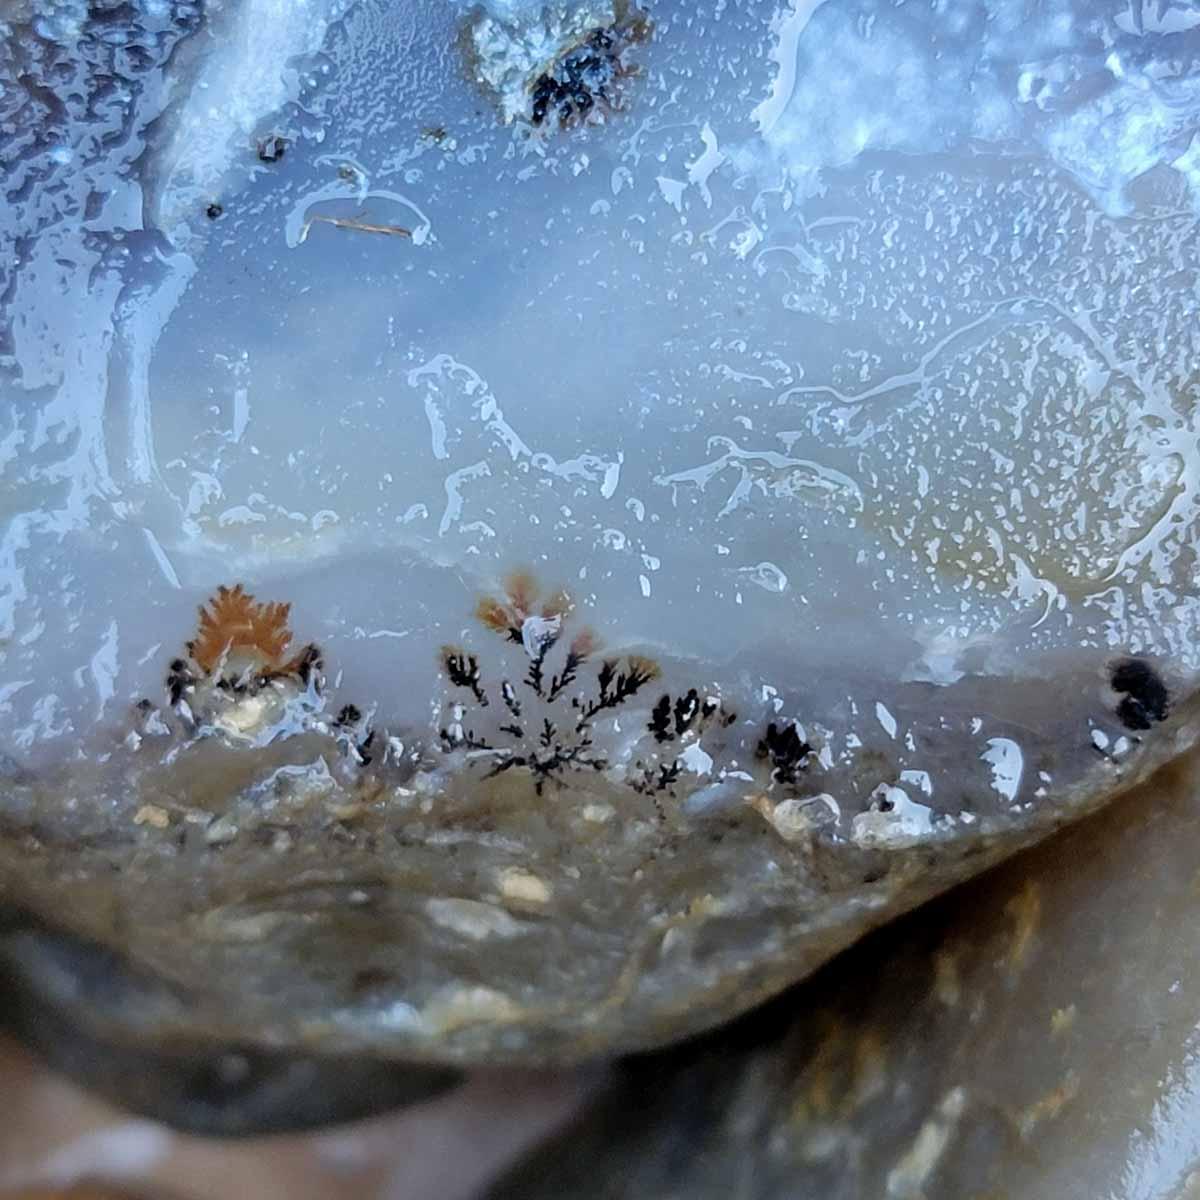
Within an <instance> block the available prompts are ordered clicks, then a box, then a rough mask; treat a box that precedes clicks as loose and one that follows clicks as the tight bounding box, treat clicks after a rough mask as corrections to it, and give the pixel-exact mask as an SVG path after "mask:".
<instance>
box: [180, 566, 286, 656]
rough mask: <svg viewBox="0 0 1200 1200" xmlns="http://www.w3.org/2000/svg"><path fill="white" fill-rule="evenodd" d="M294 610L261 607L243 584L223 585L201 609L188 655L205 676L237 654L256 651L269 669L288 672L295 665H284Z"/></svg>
mask: <svg viewBox="0 0 1200 1200" xmlns="http://www.w3.org/2000/svg"><path fill="white" fill-rule="evenodd" d="M291 609H292V606H291V605H290V604H258V603H257V602H256V601H255V599H254V597H253V596H252V595H251V594H250V593H249V592H247V591H245V590H244V589H243V588H242V585H241V584H240V583H239V584H238V585H237V586H236V587H233V588H227V587H225V586H223V585H222V586H221V587H219V588H218V589H217V592H216V594H215V595H214V596H212V597H211V598H210V599H209V601H208V603H207V604H203V605H201V606H200V623H199V626H198V627H197V632H196V639H195V641H193V642H189V643H188V652H189V653H190V654H191V656H192V658H193V659H194V660H195V662H196V665H197V666H198V667H199V668H200V669H201V670H202V671H204V672H206V673H209V672H212V671H213V670H215V669H216V668H217V667H218V666H219V665H220V662H221V660H222V659H223V658H224V657H225V656H226V655H227V654H230V653H232V652H233V651H235V650H250V651H253V652H254V653H255V654H257V655H259V656H260V657H261V658H262V659H263V660H264V662H265V663H266V665H268V666H270V667H273V668H275V669H276V670H281V671H287V670H289V669H290V668H291V666H292V664H290V663H284V662H283V656H284V654H285V653H286V652H287V648H288V646H289V645H290V644H291V640H292V631H291V630H290V629H289V628H288V614H289V613H290V612H291Z"/></svg>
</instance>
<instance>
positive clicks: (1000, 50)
mask: <svg viewBox="0 0 1200 1200" xmlns="http://www.w3.org/2000/svg"><path fill="white" fill-rule="evenodd" d="M6 33H7V36H6V37H5V39H4V45H3V56H4V57H3V61H2V62H0V80H2V82H3V89H2V91H0V119H2V124H0V132H2V135H3V139H4V141H3V143H0V144H2V146H3V150H2V151H0V153H2V155H3V160H4V162H5V164H6V166H5V180H6V185H7V196H8V201H9V203H8V206H7V207H6V209H5V210H4V212H3V214H0V237H2V238H3V239H4V244H5V247H6V254H5V262H6V263H7V264H8V265H7V266H6V267H5V268H4V269H5V271H6V276H5V278H4V280H3V282H2V285H0V297H2V302H3V307H4V321H3V341H2V343H0V381H2V382H0V387H2V388H3V391H4V395H5V397H6V399H7V400H8V403H7V404H6V405H5V406H4V408H3V411H2V412H0V471H2V473H3V480H4V493H3V494H4V496H5V507H4V511H3V522H4V524H3V529H2V531H0V655H2V659H0V662H2V666H0V671H2V675H0V746H2V747H3V750H4V754H5V758H4V760H3V762H4V775H3V782H2V784H0V896H2V897H3V902H4V904H5V905H6V906H7V907H8V909H9V910H10V911H11V912H12V913H13V914H14V918H13V919H14V921H16V922H17V925H18V927H19V928H20V929H22V930H24V931H25V933H24V934H23V936H24V937H25V941H24V942H23V943H22V945H23V946H24V947H25V949H24V950H23V951H22V953H21V954H20V955H18V954H16V953H15V952H12V951H11V950H9V951H5V953H6V955H7V959H6V961H7V964H8V965H9V966H10V967H11V968H12V969H13V971H14V972H16V974H17V976H18V977H19V978H20V980H21V983H22V986H23V987H26V988H29V989H32V991H33V994H35V995H39V996H43V997H45V999H46V1002H47V1004H49V1005H51V1006H53V1007H54V1008H55V1010H56V1012H57V1013H58V1015H59V1017H60V1018H61V1019H62V1020H63V1021H65V1022H67V1023H68V1024H70V1025H75V1026H79V1025H84V1026H86V1028H87V1030H88V1031H89V1035H90V1036H95V1037H97V1038H99V1039H100V1040H101V1041H111V1042H113V1043H121V1042H126V1043H128V1042H130V1041H134V1042H137V1043H138V1044H139V1045H140V1046H141V1047H142V1048H144V1049H148V1050H154V1051H156V1052H157V1051H162V1052H163V1053H170V1052H172V1051H179V1050H180V1048H181V1047H185V1048H186V1049H187V1052H188V1053H191V1052H192V1050H193V1049H194V1047H195V1046H196V1045H197V1043H199V1044H201V1045H211V1046H212V1047H214V1048H220V1047H226V1046H229V1045H230V1044H233V1043H237V1044H240V1045H249V1046H252V1047H270V1048H272V1049H274V1050H279V1049H284V1050H286V1049H288V1048H292V1049H297V1048H300V1047H305V1048H306V1049H307V1050H308V1051H316V1052H318V1053H320V1054H326V1055H351V1056H358V1055H366V1056H376V1057H383V1058H392V1059H403V1060H405V1061H408V1062H412V1063H423V1064H426V1065H428V1066H430V1067H433V1066H436V1065H445V1064H450V1065H464V1064H465V1065H469V1064H475V1063H481V1062H483V1063H513V1064H521V1065H530V1064H542V1065H544V1064H561V1063H573V1062H578V1061H581V1060H588V1059H593V1058H597V1057H607V1056H611V1055H613V1054H617V1053H622V1052H626V1051H630V1050H635V1049H644V1048H649V1047H653V1046H657V1045H662V1044H664V1043H666V1042H670V1041H672V1040H674V1039H678V1038H680V1037H682V1036H685V1035H687V1034H691V1033H696V1032H698V1031H701V1030H703V1029H706V1028H708V1027H710V1026H712V1025H714V1024H716V1023H719V1022H721V1021H723V1020H727V1019H729V1018H730V1017H733V1016H735V1015H736V1014H738V1013H740V1012H743V1011H745V1010H746V1009H747V1008H749V1007H751V1006H752V1005H754V1004H755V1003H757V1002H759V1001H761V1000H764V999H766V998H768V997H770V996H771V995H773V994H775V993H776V992H778V991H779V990H780V989H781V988H783V987H785V986H787V985H788V984H790V983H793V982H794V981H796V980H797V979H799V978H801V977H802V976H804V975H805V974H807V973H809V972H811V971H812V970H814V969H816V968H817V967H818V966H819V965H820V964H821V963H822V962H824V961H825V960H826V959H828V958H829V957H830V956H831V955H832V954H834V953H835V952H836V951H837V950H839V949H841V948H842V947H844V946H846V945H848V944H849V943H851V942H852V941H854V940H855V939H857V938H858V937H860V936H861V935H862V934H864V933H865V932H867V931H868V930H870V929H871V928H873V927H874V926H876V925H878V924H880V923H881V922H883V921H885V920H886V919H888V918H889V917H891V916H894V915H896V914H898V913H900V912H902V911H904V910H906V909H908V908H911V907H913V906H914V905H916V904H918V903H919V902H921V901H922V900H924V899H926V898H928V897H930V896H932V895H934V894H936V893H937V892H939V891H942V890H943V889H945V888H946V887H948V886H950V885H951V884H953V883H955V882H958V881H960V880H962V879H965V878H967V877H968V876H970V875H972V874H974V873H976V872H978V871H980V870H981V869H983V868H984V867H985V866H987V865H989V864H991V863H993V862H995V861H997V860H998V859H1000V858H1001V857H1003V856H1005V855H1007V854H1010V853H1012V852H1013V851H1015V850H1016V849H1018V848H1020V847H1022V846H1025V845H1027V844H1029V843H1031V842H1033V841H1036V840H1037V839H1039V838H1041V837H1042V836H1044V835H1045V834H1046V833H1048V832H1049V831H1051V830H1053V829H1055V828H1057V827H1059V826H1061V825H1063V824H1066V823H1068V822H1070V821H1072V820H1074V819H1076V818H1078V817H1080V816H1082V815H1084V814H1086V813H1088V812H1091V811H1093V810H1095V809H1097V808H1098V807H1100V806H1101V805H1103V804H1104V803H1105V802H1107V801H1108V800H1109V799H1111V797H1112V796H1113V795H1115V794H1116V793H1117V792H1119V791H1120V790H1121V789H1123V788H1125V787H1127V786H1129V785H1130V784H1132V783H1134V782H1136V781H1137V780H1139V779H1142V778H1144V777H1145V776H1146V775H1147V774H1148V773H1149V772H1150V771H1151V770H1152V769H1153V768H1154V767H1156V766H1157V765H1159V764H1161V763H1162V762H1164V761H1166V760H1168V759H1170V758H1172V757H1173V756H1175V755H1177V754H1179V753H1181V752H1183V751H1185V750H1186V749H1187V748H1188V747H1189V746H1191V745H1192V744H1193V742H1194V741H1195V738H1196V732H1197V727H1198V724H1200V720H1198V715H1200V714H1198V710H1197V700H1196V697H1195V690H1196V679H1197V674H1198V671H1200V636H1198V635H1200V597H1198V596H1197V592H1196V586H1195V578H1196V570H1197V554H1196V546H1197V486H1196V485H1197V468H1198V463H1197V458H1198V455H1197V406H1196V383H1195V379H1194V369H1193V364H1194V362H1195V360H1196V353H1197V349H1198V347H1197V344H1196V342H1197V336H1198V335H1197V333H1196V327H1197V326H1196V320H1195V315H1196V304H1195V294H1196V292H1195V287H1196V273H1195V267H1194V263H1195V261H1196V259H1197V245H1196V241H1197V232H1196V231H1197V222H1196V194H1197V193H1196V191H1195V189H1196V188H1197V187H1198V186H1200V175H1198V174H1197V167H1196V161H1197V153H1196V151H1195V150H1193V149H1192V139H1193V135H1194V133H1195V129H1196V126H1197V116H1198V114H1200V94H1198V92H1197V80H1198V79H1200V73H1198V72H1197V71H1196V69H1195V68H1196V63H1195V56H1196V55H1197V53H1198V52H1200V40H1198V39H1200V34H1198V33H1197V32H1196V22H1195V20H1194V14H1192V13H1191V11H1190V10H1189V9H1187V8H1185V7H1180V6H1177V5H1173V4H1167V5H1165V6H1154V7H1153V11H1151V10H1149V9H1147V10H1146V11H1141V10H1138V11H1136V12H1135V11H1134V10H1133V9H1131V8H1130V6H1129V5H1128V4H1126V3H1120V4H1118V3H1115V2H1114V3H1111V4H1095V3H1087V4H1083V3H1079V4H1071V3H1066V2H1065V0H1063V2H1060V3H1056V4H1053V5H1049V6H1047V7H1046V9H1045V11H1043V12H1040V14H1039V16H1038V17H1037V18H1036V20H1032V21H1030V20H1027V19H1026V16H1025V8H1024V6H1023V5H1020V4H1017V3H1015V2H1012V0H987V2H983V0H980V2H978V3H970V4H963V5H956V6H954V9H953V12H947V11H940V10H939V11H936V12H922V13H921V14H917V13H915V12H910V11H909V10H908V8H907V7H906V6H899V7H893V6H891V5H888V4H884V3H865V4H857V5H856V4H851V3H848V2H843V0H826V2H824V3H820V2H818V3H809V2H805V0H796V2H795V3H794V4H793V5H792V6H790V7H788V6H785V7H782V8H781V7H777V6H775V5H765V4H764V5H750V6H745V7H741V8H733V7H730V6H726V5H725V4H724V3H723V2H720V0H718V2H716V3H712V4H708V3H698V4H697V3H688V4H675V3H671V2H668V0H662V2H660V3H655V4H653V5H650V4H647V5H646V6H644V8H643V7H637V8H635V7H634V6H632V5H627V4H615V5H604V4H596V3H581V4H578V5H573V4H567V3H561V4H551V5H548V6H545V7H542V6H532V5H529V4H526V3H523V2H521V0H506V2H501V0H495V2H494V3H492V4H490V5H489V6H481V7H475V8H471V7H467V6H463V5H458V4H452V3H447V2H445V0H437V2H434V0H429V2H427V3H417V2H415V0H414V2H412V3H403V4H402V3H399V2H398V0H359V2H358V3H353V4H350V3H334V2H332V0H311V2H310V3H307V4H298V3H283V0H246V2H245V3H242V4H221V5H217V4H214V5H211V6H209V7H207V8H201V7H199V6H196V5H193V4H190V3H183V2H178V3H173V4H162V3H155V4H150V3H146V4H138V5H134V6H132V8H131V7H129V6H112V7H108V6H105V5H91V6H83V5H76V4H72V3H67V2H64V3H62V4H59V5H55V6H52V7H50V8H47V9H45V10H44V11H43V10H38V11H37V13H36V14H35V13H33V12H32V11H25V10H23V9H20V8H18V9H17V10H16V11H15V13H14V14H13V15H12V16H10V18H9V21H8V24H7V26H6ZM58 939H66V943H65V944H69V945H70V946H72V947H75V948H76V949H75V950H72V952H71V953H72V957H71V961H72V962H75V963H76V964H78V963H80V962H84V961H92V958H93V956H99V960H102V961H103V962H105V963H106V964H108V965H107V966H106V968H105V972H104V978H106V979H112V978H114V977H117V976H120V977H121V978H122V979H123V980H124V981H125V982H124V983H123V984H122V986H120V987H113V988H111V989H109V990H108V991H106V990H105V989H104V988H103V987H97V988H90V987H86V986H82V985H80V986H74V987H72V986H58V985H59V984H61V983H62V982H63V974H62V970H61V969H60V967H59V966H55V964H56V963H60V962H61V960H60V959H58V958H56V957H55V954H56V953H57V951H56V950H55V949H54V948H55V947H58V946H60V945H61V944H64V943H61V942H60V941H59V940H58ZM38 947H41V949H40V950H39V949H38ZM72 970H73V971H75V973H72V971H68V972H67V978H68V979H73V978H75V974H77V973H78V970H81V968H78V970H77V969H75V968H73V969H72ZM56 981H57V982H56ZM131 995H136V996H137V997H138V1000H137V1002H136V1003H133V1002H131V1001H130V999H129V997H130V996H131Z"/></svg>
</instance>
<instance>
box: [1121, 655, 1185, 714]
mask: <svg viewBox="0 0 1200 1200" xmlns="http://www.w3.org/2000/svg"><path fill="white" fill-rule="evenodd" d="M1109 680H1110V682H1111V683H1112V688H1113V691H1115V692H1117V693H1118V694H1119V695H1120V696H1121V701H1120V703H1119V704H1118V705H1117V716H1118V717H1120V718H1121V722H1122V723H1123V724H1124V726H1125V728H1126V729H1136V730H1142V729H1149V728H1150V727H1151V726H1152V725H1154V724H1155V723H1156V722H1158V721H1164V720H1166V717H1167V712H1168V711H1169V708H1170V698H1169V696H1168V694H1167V686H1166V684H1165V683H1163V681H1162V678H1161V677H1160V676H1159V674H1158V672H1157V671H1156V670H1155V669H1154V668H1153V667H1152V666H1151V665H1150V664H1149V663H1148V662H1145V661H1144V660H1142V659H1140V658H1126V659H1122V661H1120V662H1118V663H1114V664H1113V667H1112V673H1111V675H1110V676H1109Z"/></svg>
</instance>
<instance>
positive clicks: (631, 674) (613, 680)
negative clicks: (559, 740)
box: [575, 658, 658, 730]
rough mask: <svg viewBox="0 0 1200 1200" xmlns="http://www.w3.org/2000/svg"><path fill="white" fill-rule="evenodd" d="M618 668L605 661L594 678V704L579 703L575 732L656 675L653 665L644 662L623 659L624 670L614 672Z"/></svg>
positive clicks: (617, 704) (613, 660)
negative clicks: (596, 688) (596, 683)
mask: <svg viewBox="0 0 1200 1200" xmlns="http://www.w3.org/2000/svg"><path fill="white" fill-rule="evenodd" d="M618 666H619V662H618V660H617V659H614V658H610V659H606V660H605V661H604V663H603V664H602V665H601V667H600V673H599V675H598V676H597V682H598V683H599V685H600V693H599V695H598V696H597V697H596V698H595V699H594V700H588V701H585V702H580V704H579V707H580V713H579V720H578V721H577V722H576V725H575V728H576V729H579V730H582V729H584V728H585V727H586V726H587V725H588V724H590V723H591V721H592V720H593V719H594V718H595V717H596V716H597V715H598V714H600V713H602V712H604V711H605V710H606V709H612V708H618V707H620V706H621V705H622V704H624V703H625V702H626V701H627V700H629V699H631V698H632V697H633V696H636V695H637V693H638V692H639V691H641V689H642V688H643V687H645V686H646V684H648V683H649V682H650V680H652V679H654V678H655V676H656V675H657V674H658V670H657V668H656V667H655V666H654V664H653V663H651V662H649V661H648V660H646V659H640V658H630V659H627V660H626V668H625V670H623V671H621V670H618Z"/></svg>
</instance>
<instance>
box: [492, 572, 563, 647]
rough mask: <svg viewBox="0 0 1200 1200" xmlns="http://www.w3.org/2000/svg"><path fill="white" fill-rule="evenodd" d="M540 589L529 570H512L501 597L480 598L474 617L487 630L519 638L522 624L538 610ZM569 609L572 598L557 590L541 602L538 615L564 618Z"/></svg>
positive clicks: (505, 581) (506, 579)
mask: <svg viewBox="0 0 1200 1200" xmlns="http://www.w3.org/2000/svg"><path fill="white" fill-rule="evenodd" d="M540 591H541V589H540V588H539V587H538V583H537V580H536V579H535V578H534V576H533V573H532V572H531V571H527V570H517V571H513V572H512V573H511V574H509V575H508V576H507V577H506V578H505V580H504V596H503V598H502V599H497V598H496V597H495V596H484V597H482V598H481V599H480V601H479V603H478V604H477V605H476V606H475V616H476V617H477V618H478V619H479V621H480V622H481V623H482V624H483V625H486V626H487V628H488V629H491V630H494V631H495V632H496V633H504V634H508V635H509V636H511V637H514V638H516V639H518V640H519V639H520V637H521V627H522V626H523V625H524V624H525V622H526V621H527V620H528V619H529V618H530V617H531V616H533V615H534V613H535V611H536V610H537V604H538V594H539V592H540ZM571 608H572V603H571V597H570V596H569V595H568V594H567V593H566V592H565V591H557V592H554V593H552V594H551V595H550V596H549V597H548V598H547V600H546V601H545V603H544V604H543V605H542V609H541V615H542V616H543V617H546V618H553V617H566V615H567V614H568V613H569V612H570V611H571Z"/></svg>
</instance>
